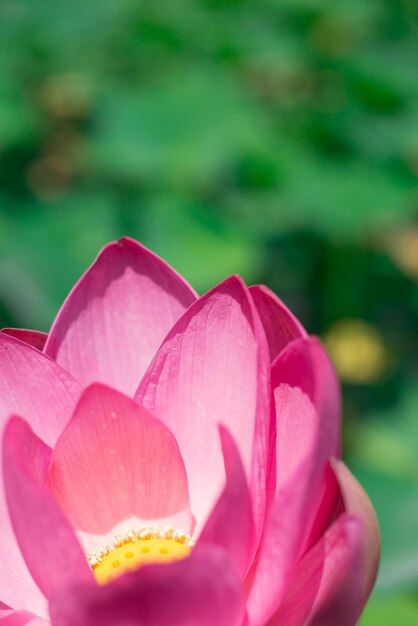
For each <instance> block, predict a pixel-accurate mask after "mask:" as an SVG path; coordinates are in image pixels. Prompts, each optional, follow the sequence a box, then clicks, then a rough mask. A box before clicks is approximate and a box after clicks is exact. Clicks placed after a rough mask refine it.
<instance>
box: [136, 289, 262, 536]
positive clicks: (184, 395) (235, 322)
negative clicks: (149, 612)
mask: <svg viewBox="0 0 418 626" xmlns="http://www.w3.org/2000/svg"><path fill="white" fill-rule="evenodd" d="M268 362H269V357H268V352H267V345H266V341H265V335H264V332H263V330H262V327H261V323H260V321H259V318H258V315H257V312H256V311H255V307H254V305H253V302H252V300H251V298H250V297H249V295H248V291H247V289H246V287H245V285H244V284H243V282H242V281H241V280H240V279H239V278H238V277H231V278H229V279H227V280H226V281H224V282H223V283H221V284H220V285H218V286H217V287H215V288H214V289H213V290H212V291H210V292H208V293H207V294H206V295H204V296H203V297H202V298H200V299H199V300H198V301H197V302H195V303H194V304H193V305H192V306H191V307H190V308H189V309H188V310H187V311H186V313H185V314H184V315H183V317H182V318H181V319H180V320H179V321H178V322H177V324H176V325H175V326H174V328H173V329H172V331H171V332H170V333H169V335H168V336H167V338H166V339H165V341H164V343H163V344H162V346H161V348H160V349H159V351H158V353H157V355H156V357H155V359H154V360H153V362H152V363H151V365H150V367H149V369H148V371H147V373H146V375H145V377H144V379H143V381H142V383H141V385H140V387H139V389H138V392H137V396H136V397H137V398H138V400H139V402H141V403H143V404H144V406H146V407H148V408H149V409H150V410H151V411H152V412H153V413H154V414H155V415H157V416H158V417H159V418H160V419H161V420H162V421H164V423H166V424H167V425H168V427H169V428H170V429H171V430H172V431H173V433H174V434H175V436H176V439H177V441H178V442H179V446H180V450H181V453H182V455H183V458H184V460H185V464H186V468H187V474H188V477H189V487H190V496H191V505H192V512H193V514H194V515H195V516H196V518H197V520H198V522H200V523H202V522H204V520H205V519H206V517H207V515H208V513H209V511H210V510H211V508H212V507H213V504H214V502H215V501H216V499H217V497H218V496H219V494H220V491H221V489H222V488H223V485H224V481H225V478H224V469H223V463H222V456H221V451H220V446H219V437H218V434H217V430H216V428H213V426H212V427H211V423H212V424H213V423H223V424H224V425H225V426H226V427H227V428H228V429H229V430H230V432H231V434H232V436H233V437H234V439H235V441H236V442H237V445H238V448H239V452H240V456H241V458H242V461H243V464H244V468H245V471H246V474H247V478H248V479H249V480H251V481H252V484H251V489H252V500H253V504H254V511H253V513H254V518H255V523H256V524H258V526H259V525H260V520H261V519H262V517H263V515H264V503H265V485H264V481H265V477H264V473H265V467H266V459H267V447H268V432H267V429H268V418H269V393H270V392H269V386H268V385H269V372H268ZM253 451H255V452H253Z"/></svg>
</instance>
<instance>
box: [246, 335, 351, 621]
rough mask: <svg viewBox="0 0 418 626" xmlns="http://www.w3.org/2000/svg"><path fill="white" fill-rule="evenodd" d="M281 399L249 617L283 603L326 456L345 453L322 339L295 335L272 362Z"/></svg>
mask: <svg viewBox="0 0 418 626" xmlns="http://www.w3.org/2000/svg"><path fill="white" fill-rule="evenodd" d="M272 386H273V389H274V397H275V405H276V420H277V433H276V465H277V476H276V486H275V496H274V498H273V502H272V505H271V508H270V511H269V514H268V517H267V520H266V526H265V530H264V536H263V542H262V545H261V548H260V552H259V555H258V559H257V564H256V567H255V570H254V571H253V573H252V587H251V591H250V595H249V599H248V614H249V618H250V621H251V624H262V623H264V622H266V621H267V620H268V619H269V617H270V616H271V615H272V614H273V613H274V611H275V610H276V609H277V607H278V606H279V603H280V601H281V598H282V597H283V594H284V593H285V591H286V585H287V582H288V580H289V574H290V572H291V570H292V568H293V566H294V563H295V562H296V560H297V559H298V558H299V557H300V556H301V555H302V554H303V551H304V549H306V547H307V542H308V539H309V536H310V534H311V529H312V526H313V525H314V522H315V516H316V513H317V510H318V506H319V504H320V502H321V500H322V499H323V494H324V490H325V485H326V479H327V466H328V459H329V458H330V457H331V456H335V455H337V454H338V453H339V447H340V437H339V431H340V422H339V417H340V405H339V392H338V384H337V381H336V378H335V375H334V371H333V369H332V367H331V365H330V363H329V360H328V357H327V356H326V354H325V352H324V350H323V348H322V346H321V345H320V343H319V342H318V341H317V340H316V339H297V340H295V341H293V342H292V343H291V344H289V345H288V346H287V347H286V348H285V349H284V350H283V351H282V352H281V354H280V356H279V357H278V359H277V360H276V361H275V362H274V364H273V368H272Z"/></svg>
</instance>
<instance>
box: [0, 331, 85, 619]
mask: <svg viewBox="0 0 418 626" xmlns="http://www.w3.org/2000/svg"><path fill="white" fill-rule="evenodd" d="M80 392H81V387H80V386H79V384H78V383H76V381H75V380H73V379H72V378H71V376H70V375H69V374H67V373H66V372H64V370H62V369H61V368H60V367H59V366H58V365H57V364H56V363H54V362H53V361H51V359H49V358H47V357H46V356H45V355H43V354H42V353H41V352H39V351H38V350H36V349H34V348H32V347H31V346H28V345H26V344H24V343H22V342H21V341H19V340H17V339H15V338H13V337H9V336H8V335H6V334H3V333H0V431H2V430H3V426H4V424H5V422H6V420H7V419H8V418H9V417H10V415H12V414H19V415H24V416H25V417H26V418H27V419H28V421H29V422H30V424H31V426H32V428H33V429H34V431H35V432H36V433H37V434H38V435H39V436H41V437H42V438H43V439H44V441H46V443H48V444H50V445H51V444H53V443H54V442H55V440H56V438H57V437H58V435H59V433H60V431H61V430H62V429H63V428H64V426H65V424H66V423H67V421H68V420H69V418H70V416H71V413H72V411H73V408H74V406H75V404H76V402H77V399H78V396H79V394H80ZM0 536H1V541H0V600H1V601H3V602H6V603H7V604H8V605H9V606H11V607H13V608H14V609H28V608H29V609H31V610H33V611H34V612H35V613H38V614H39V612H41V611H42V610H43V608H44V605H45V600H44V598H43V596H42V594H41V593H40V591H39V590H38V588H37V587H36V585H35V584H34V582H33V580H32V578H31V576H30V575H29V572H28V571H27V568H26V566H25V563H24V561H23V558H22V556H21V554H20V550H19V548H18V546H17V544H16V540H15V538H14V533H13V530H12V528H11V525H10V519H9V515H8V513H7V507H6V503H5V501H4V495H3V485H0Z"/></svg>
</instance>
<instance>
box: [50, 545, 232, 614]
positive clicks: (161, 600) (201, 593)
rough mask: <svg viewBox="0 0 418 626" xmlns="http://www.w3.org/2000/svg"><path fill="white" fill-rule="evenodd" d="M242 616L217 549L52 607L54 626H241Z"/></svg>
mask: <svg viewBox="0 0 418 626" xmlns="http://www.w3.org/2000/svg"><path fill="white" fill-rule="evenodd" d="M242 613H243V601H242V591H241V584H240V581H239V578H238V576H237V574H236V572H235V570H234V568H233V567H232V566H231V563H230V561H229V559H228V558H227V556H226V554H225V553H224V551H223V550H221V549H220V548H218V547H217V546H210V547H209V546H208V547H201V548H200V549H196V550H195V551H194V552H193V554H192V555H191V556H190V557H189V558H188V559H186V560H184V561H179V562H177V563H172V564H170V565H149V566H146V567H143V568H141V569H140V570H138V571H137V572H134V573H132V574H127V575H125V576H122V577H121V578H119V579H118V580H116V581H115V582H113V583H110V584H109V585H106V586H105V587H96V589H94V590H88V591H87V590H86V589H82V588H80V589H74V591H73V593H72V594H65V595H62V596H59V597H57V599H56V601H55V602H53V603H52V605H51V615H52V618H53V624H54V626H74V625H75V624H77V626H122V625H123V626H134V625H135V624H138V625H139V624H140V625H141V626H173V625H174V624H175V626H240V625H241V623H242Z"/></svg>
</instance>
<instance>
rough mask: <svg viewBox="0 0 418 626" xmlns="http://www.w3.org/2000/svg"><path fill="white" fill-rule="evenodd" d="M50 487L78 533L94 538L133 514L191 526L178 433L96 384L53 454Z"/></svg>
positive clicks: (78, 409)
mask: <svg viewBox="0 0 418 626" xmlns="http://www.w3.org/2000/svg"><path fill="white" fill-rule="evenodd" d="M48 479H49V485H50V489H51V491H52V493H53V494H54V496H55V498H56V500H57V501H58V502H59V504H60V505H61V507H62V509H63V510H64V511H65V513H66V514H67V516H68V517H69V518H70V519H71V521H72V523H73V524H74V525H75V527H76V528H78V529H80V530H83V531H86V532H90V533H96V534H105V533H107V532H109V531H110V530H111V529H112V528H113V527H114V526H115V525H116V524H117V523H119V522H121V521H124V520H126V519H129V518H130V517H132V516H136V517H137V518H140V519H142V520H156V519H160V518H167V517H172V516H174V515H176V514H177V515H178V514H181V516H182V519H183V522H184V523H186V522H187V521H188V520H189V514H188V488H187V477H186V471H185V469H184V464H183V461H182V458H181V455H180V452H179V449H178V446H177V443H176V440H175V439H174V437H173V435H172V434H171V433H170V431H169V430H168V429H167V428H166V427H165V426H164V425H163V424H162V423H161V422H160V421H159V420H157V419H156V418H155V417H153V416H152V415H151V414H150V413H149V412H148V411H147V410H146V409H144V408H142V407H141V406H139V405H138V404H137V403H136V402H134V401H133V400H131V399H130V398H128V397H126V396H124V395H122V394H121V393H119V392H118V391H115V390H113V389H111V388H109V387H106V386H104V385H101V384H95V385H92V386H91V387H89V388H88V389H87V390H86V391H85V392H84V393H83V395H82V396H81V399H80V402H79V404H78V405H77V408H76V410H75V413H74V415H73V418H72V419H71V422H70V423H69V424H68V426H67V427H66V428H65V430H64V432H63V433H62V435H61V437H60V438H59V439H58V442H57V444H56V446H55V449H54V451H53V453H52V457H51V464H50V469H49V477H48Z"/></svg>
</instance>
